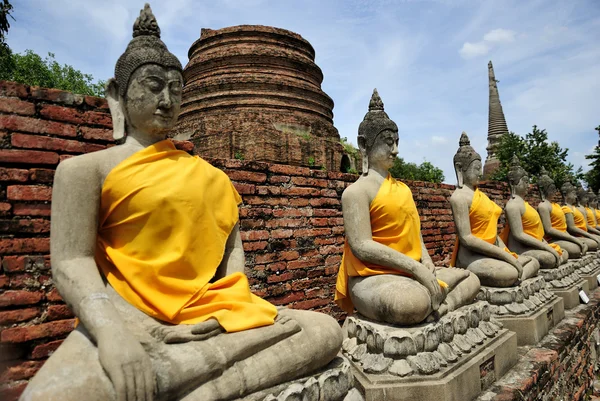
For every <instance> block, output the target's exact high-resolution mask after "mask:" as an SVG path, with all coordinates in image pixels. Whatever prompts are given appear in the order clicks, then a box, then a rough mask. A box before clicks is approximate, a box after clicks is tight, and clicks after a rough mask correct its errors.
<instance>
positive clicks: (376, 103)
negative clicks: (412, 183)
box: [358, 89, 398, 175]
mask: <svg viewBox="0 0 600 401" xmlns="http://www.w3.org/2000/svg"><path fill="white" fill-rule="evenodd" d="M358 148H359V149H360V152H361V155H362V159H363V166H362V169H363V175H367V174H368V173H369V166H372V167H375V166H379V167H381V168H384V169H386V170H387V169H389V168H391V167H392V166H393V165H394V160H395V159H396V156H397V155H398V126H397V125H396V123H395V122H393V121H392V120H390V118H389V117H388V115H387V113H386V112H385V111H384V110H383V101H382V100H381V98H380V97H379V93H377V89H374V90H373V95H372V96H371V101H370V102H369V111H368V112H367V114H365V118H364V119H363V121H362V122H361V123H360V125H359V126H358Z"/></svg>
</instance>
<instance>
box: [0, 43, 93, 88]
mask: <svg viewBox="0 0 600 401" xmlns="http://www.w3.org/2000/svg"><path fill="white" fill-rule="evenodd" d="M11 58H12V63H13V68H12V71H11V74H10V76H9V77H8V78H4V79H7V80H10V81H15V82H19V83H22V84H27V85H35V86H42V87H44V88H57V89H62V90H66V91H69V92H73V93H79V94H81V95H92V96H104V82H103V81H98V82H96V83H94V82H93V79H94V78H93V77H92V76H91V75H90V74H84V73H82V72H81V71H79V70H76V69H75V68H73V67H72V66H70V65H67V64H63V65H61V64H59V63H58V62H57V61H56V60H55V59H54V54H53V53H48V56H47V57H46V58H45V59H42V58H41V57H40V56H39V55H38V54H36V53H34V52H33V51H31V50H25V52H24V53H23V54H12V56H11ZM1 69H3V66H0V70H1Z"/></svg>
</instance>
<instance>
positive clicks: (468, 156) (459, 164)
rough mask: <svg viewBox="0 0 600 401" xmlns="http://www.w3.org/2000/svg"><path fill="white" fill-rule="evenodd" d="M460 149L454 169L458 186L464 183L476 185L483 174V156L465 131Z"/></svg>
mask: <svg viewBox="0 0 600 401" xmlns="http://www.w3.org/2000/svg"><path fill="white" fill-rule="evenodd" d="M458 143H459V146H458V151H457V152H456V154H455V155H454V171H455V172H456V180H457V187H458V188H462V187H463V185H465V184H466V185H468V186H472V187H475V186H476V185H477V184H478V182H479V179H480V177H481V175H482V170H481V168H482V165H481V156H479V153H477V152H476V151H475V149H473V147H472V146H471V142H470V141H469V137H468V136H467V134H466V133H465V132H463V133H462V135H461V136H460V141H459V142H458Z"/></svg>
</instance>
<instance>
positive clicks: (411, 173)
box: [390, 157, 445, 183]
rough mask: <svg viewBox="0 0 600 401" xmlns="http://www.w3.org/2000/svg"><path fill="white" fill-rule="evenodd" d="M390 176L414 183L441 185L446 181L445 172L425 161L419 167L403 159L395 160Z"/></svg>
mask: <svg viewBox="0 0 600 401" xmlns="http://www.w3.org/2000/svg"><path fill="white" fill-rule="evenodd" d="M390 174H391V175H392V177H394V178H399V179H403V180H413V181H427V182H436V183H440V182H442V181H444V179H445V177H444V172H443V171H442V170H441V169H439V168H437V167H435V166H434V165H433V164H431V163H430V162H428V161H424V162H423V163H421V164H419V165H417V164H416V163H407V162H405V161H404V159H402V158H401V157H397V158H396V160H394V166H393V167H392V168H391V169H390Z"/></svg>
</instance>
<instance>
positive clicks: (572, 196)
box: [560, 181, 577, 205]
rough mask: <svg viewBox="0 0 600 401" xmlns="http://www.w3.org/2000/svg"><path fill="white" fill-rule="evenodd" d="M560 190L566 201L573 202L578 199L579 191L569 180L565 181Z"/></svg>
mask: <svg viewBox="0 0 600 401" xmlns="http://www.w3.org/2000/svg"><path fill="white" fill-rule="evenodd" d="M560 192H561V193H562V196H563V198H564V200H565V203H568V204H570V205H571V204H573V203H575V200H577V193H576V191H575V187H574V186H573V184H571V183H570V182H569V181H567V182H565V183H564V184H563V185H562V186H561V187H560Z"/></svg>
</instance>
